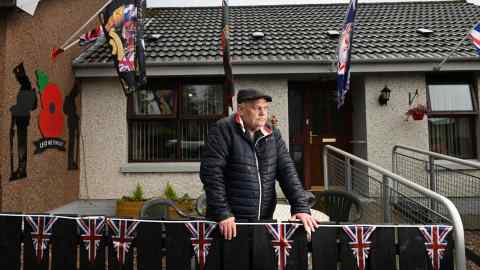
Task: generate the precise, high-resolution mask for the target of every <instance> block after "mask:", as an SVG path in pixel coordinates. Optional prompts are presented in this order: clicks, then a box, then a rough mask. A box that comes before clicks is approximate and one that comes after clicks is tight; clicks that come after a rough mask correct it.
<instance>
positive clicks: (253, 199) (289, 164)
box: [200, 114, 310, 221]
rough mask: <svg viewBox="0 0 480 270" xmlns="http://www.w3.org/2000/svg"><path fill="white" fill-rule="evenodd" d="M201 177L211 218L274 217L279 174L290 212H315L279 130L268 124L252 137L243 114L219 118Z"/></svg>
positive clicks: (209, 138) (208, 141) (205, 153)
mask: <svg viewBox="0 0 480 270" xmlns="http://www.w3.org/2000/svg"><path fill="white" fill-rule="evenodd" d="M200 178H201V180H202V182H203V185H204V189H205V192H206V195H207V213H206V216H207V218H208V219H210V220H215V221H221V220H224V219H226V218H228V217H232V216H234V217H235V219H236V220H261V219H271V218H272V216H273V211H274V210H275V206H276V204H277V198H276V192H275V179H277V180H278V181H279V183H280V187H281V188H282V191H283V192H284V194H285V196H286V197H287V199H288V201H289V203H290V205H291V213H292V214H295V213H310V208H309V207H308V199H307V196H306V193H305V190H304V189H303V186H302V184H301V183H300V180H299V178H298V175H297V172H296V169H295V165H294V163H293V161H292V159H291V158H290V155H289V153H288V150H287V148H286V146H285V142H284V141H283V139H282V137H281V135H280V132H279V131H278V130H277V129H274V130H272V129H270V128H269V127H265V128H264V129H262V130H261V131H258V132H257V133H256V136H255V139H254V140H252V139H250V136H249V135H248V132H245V129H244V127H243V123H242V120H241V118H240V116H239V115H238V114H234V115H232V116H230V117H226V118H223V119H221V120H219V121H217V122H216V123H215V124H214V125H213V126H212V127H211V128H210V130H209V134H208V139H207V144H206V146H205V148H204V151H203V154H202V161H201V165H200Z"/></svg>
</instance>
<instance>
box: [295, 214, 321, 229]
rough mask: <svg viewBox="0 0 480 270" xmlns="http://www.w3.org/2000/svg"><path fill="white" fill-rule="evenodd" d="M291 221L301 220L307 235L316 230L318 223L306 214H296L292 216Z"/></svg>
mask: <svg viewBox="0 0 480 270" xmlns="http://www.w3.org/2000/svg"><path fill="white" fill-rule="evenodd" d="M291 219H299V220H301V221H302V223H303V227H305V231H306V232H307V234H311V233H312V232H314V231H315V229H316V228H318V221H316V220H315V219H314V218H313V217H312V216H311V215H309V214H307V213H296V214H295V215H293V216H292V218H291Z"/></svg>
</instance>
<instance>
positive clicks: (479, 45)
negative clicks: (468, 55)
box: [470, 23, 480, 54]
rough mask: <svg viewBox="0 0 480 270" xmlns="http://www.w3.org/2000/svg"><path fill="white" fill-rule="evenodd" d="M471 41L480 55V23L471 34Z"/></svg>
mask: <svg viewBox="0 0 480 270" xmlns="http://www.w3.org/2000/svg"><path fill="white" fill-rule="evenodd" d="M470 39H471V40H472V43H473V46H475V49H477V53H478V54H480V23H477V25H476V26H475V27H474V28H473V29H472V32H471V33H470Z"/></svg>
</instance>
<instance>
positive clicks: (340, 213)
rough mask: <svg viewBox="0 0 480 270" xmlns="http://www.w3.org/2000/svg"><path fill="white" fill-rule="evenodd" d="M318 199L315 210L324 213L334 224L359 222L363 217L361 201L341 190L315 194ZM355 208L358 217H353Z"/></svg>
mask: <svg viewBox="0 0 480 270" xmlns="http://www.w3.org/2000/svg"><path fill="white" fill-rule="evenodd" d="M313 193H314V195H315V198H316V202H315V205H314V206H313V207H312V208H313V209H316V210H319V211H322V212H324V213H325V214H327V215H328V216H329V217H330V221H333V222H337V223H339V222H357V221H359V220H360V219H361V218H362V216H363V208H362V204H361V202H360V200H359V199H358V198H357V197H356V196H355V195H354V194H352V193H350V192H345V191H340V190H325V191H320V192H313ZM352 206H355V210H356V215H351V213H350V212H351V210H352Z"/></svg>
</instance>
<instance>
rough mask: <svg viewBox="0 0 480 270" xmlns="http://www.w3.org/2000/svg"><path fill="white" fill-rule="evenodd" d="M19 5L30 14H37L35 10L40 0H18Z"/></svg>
mask: <svg viewBox="0 0 480 270" xmlns="http://www.w3.org/2000/svg"><path fill="white" fill-rule="evenodd" d="M16 1H17V7H18V8H19V9H21V10H23V11H25V12H27V13H28V14H30V15H32V16H33V15H34V14H35V10H36V9H37V5H38V2H40V0H16Z"/></svg>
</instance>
